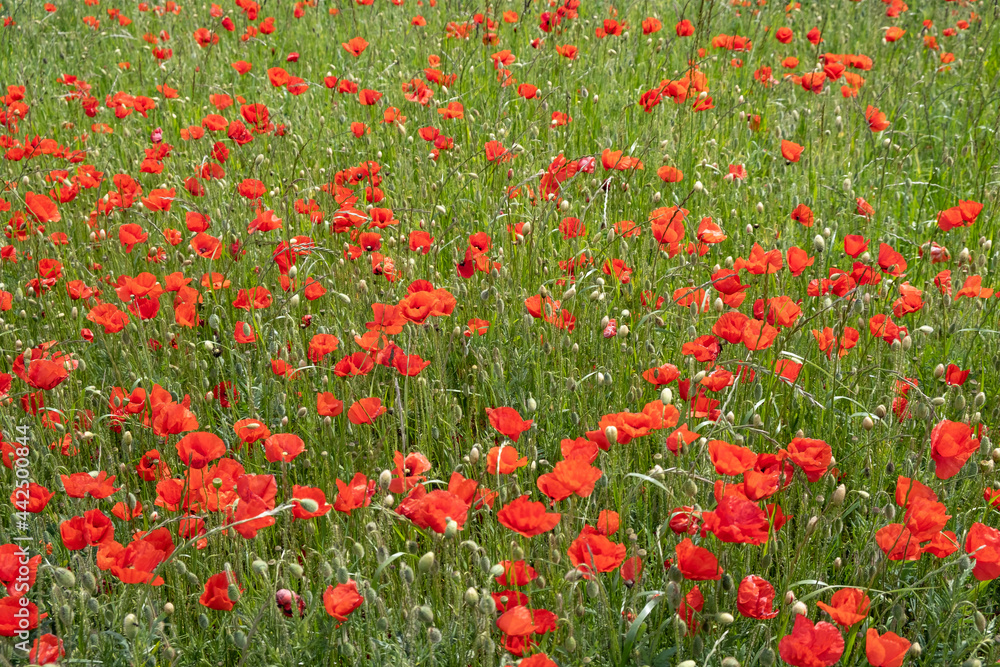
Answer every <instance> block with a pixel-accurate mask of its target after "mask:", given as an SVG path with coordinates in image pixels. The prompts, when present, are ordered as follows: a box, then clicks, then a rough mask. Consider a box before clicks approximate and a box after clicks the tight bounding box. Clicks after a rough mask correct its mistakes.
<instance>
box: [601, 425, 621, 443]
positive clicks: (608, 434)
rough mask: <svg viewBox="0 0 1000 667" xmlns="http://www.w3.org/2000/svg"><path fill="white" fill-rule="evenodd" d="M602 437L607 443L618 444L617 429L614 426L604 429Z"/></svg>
mask: <svg viewBox="0 0 1000 667" xmlns="http://www.w3.org/2000/svg"><path fill="white" fill-rule="evenodd" d="M604 437H605V438H606V439H607V441H608V442H609V443H615V442H618V429H617V428H616V427H615V426H608V427H605V429H604Z"/></svg>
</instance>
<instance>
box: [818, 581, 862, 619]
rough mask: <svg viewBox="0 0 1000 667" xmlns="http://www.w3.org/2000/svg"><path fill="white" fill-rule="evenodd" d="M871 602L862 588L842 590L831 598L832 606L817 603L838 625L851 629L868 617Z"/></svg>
mask: <svg viewBox="0 0 1000 667" xmlns="http://www.w3.org/2000/svg"><path fill="white" fill-rule="evenodd" d="M871 602H872V601H871V599H869V597H868V595H867V594H865V592H864V591H863V590H861V589H860V588H841V589H840V590H838V591H837V592H836V593H834V594H833V597H832V598H830V604H826V603H823V602H817V603H816V606H817V607H819V608H820V609H822V610H823V611H825V612H826V613H828V614H830V617H831V618H832V619H833V620H834V622H835V623H837V625H839V626H841V627H844V628H849V627H851V626H852V625H854V624H855V623H860V622H861V621H863V620H864V619H865V618H866V617H867V616H868V608H869V607H870V606H871Z"/></svg>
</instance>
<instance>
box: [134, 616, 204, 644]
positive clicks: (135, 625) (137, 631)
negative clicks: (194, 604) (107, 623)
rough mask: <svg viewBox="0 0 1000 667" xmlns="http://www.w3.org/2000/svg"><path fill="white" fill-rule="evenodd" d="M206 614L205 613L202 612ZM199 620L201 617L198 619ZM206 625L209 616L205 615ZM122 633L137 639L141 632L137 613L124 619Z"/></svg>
mask: <svg viewBox="0 0 1000 667" xmlns="http://www.w3.org/2000/svg"><path fill="white" fill-rule="evenodd" d="M202 615H203V616H204V614H202ZM198 620H199V621H200V620H201V619H198ZM205 625H206V626H207V625H208V617H207V616H206V617H205ZM122 634H123V635H125V636H126V637H128V638H129V639H135V636H136V635H137V634H139V619H138V618H136V616H135V614H127V615H126V616H125V620H123V621H122Z"/></svg>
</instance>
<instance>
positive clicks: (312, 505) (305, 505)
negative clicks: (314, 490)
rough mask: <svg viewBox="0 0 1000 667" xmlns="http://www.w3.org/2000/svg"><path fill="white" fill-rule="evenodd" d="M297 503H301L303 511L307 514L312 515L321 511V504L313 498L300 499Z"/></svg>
mask: <svg viewBox="0 0 1000 667" xmlns="http://www.w3.org/2000/svg"><path fill="white" fill-rule="evenodd" d="M297 502H298V503H299V505H301V506H302V509H304V510H305V511H306V512H309V513H310V514H312V513H313V512H318V511H319V503H317V502H316V501H315V500H313V499H312V498H302V499H299V500H298V501H297Z"/></svg>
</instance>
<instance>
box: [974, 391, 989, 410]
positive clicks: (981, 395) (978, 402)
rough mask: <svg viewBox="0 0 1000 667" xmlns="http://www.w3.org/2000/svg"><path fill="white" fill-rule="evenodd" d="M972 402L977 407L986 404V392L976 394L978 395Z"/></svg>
mask: <svg viewBox="0 0 1000 667" xmlns="http://www.w3.org/2000/svg"><path fill="white" fill-rule="evenodd" d="M972 404H973V405H974V406H975V407H977V408H981V407H983V406H984V405H985V404H986V394H984V393H983V392H979V393H978V394H976V397H975V398H974V399H972Z"/></svg>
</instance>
